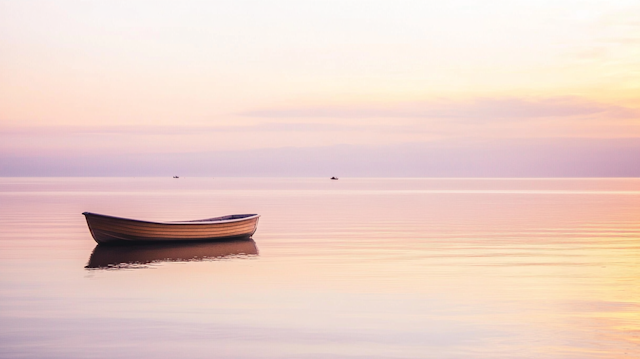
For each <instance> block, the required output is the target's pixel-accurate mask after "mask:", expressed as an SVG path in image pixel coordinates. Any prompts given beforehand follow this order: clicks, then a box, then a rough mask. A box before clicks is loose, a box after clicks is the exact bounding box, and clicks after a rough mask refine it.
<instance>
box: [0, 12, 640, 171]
mask: <svg viewBox="0 0 640 359" xmlns="http://www.w3.org/2000/svg"><path fill="white" fill-rule="evenodd" d="M638 19H640V3H638V2H637V1H627V0H612V1H607V2H604V1H595V2H593V1H577V0H555V1H546V0H540V1H513V0H509V1H506V0H505V1H484V2H477V1H469V0H468V1H447V2H443V1H375V0H371V1H329V0H327V1H229V2H215V3H212V2H208V1H181V2H164V1H161V2H158V1H67V0H61V1H55V2H50V1H19V2H18V1H0V49H1V50H0V51H1V56H0V165H2V164H3V163H4V167H5V168H4V169H0V175H21V174H38V173H39V172H38V171H37V170H36V169H34V168H31V169H32V170H33V171H31V172H29V171H25V170H24V168H26V167H24V166H22V165H20V163H22V164H25V166H27V167H28V165H29V164H33V163H36V162H38V161H40V162H42V161H45V160H46V161H45V162H47V163H49V164H51V166H53V167H52V168H55V166H56V165H55V163H63V162H65V161H66V160H67V159H68V160H71V159H73V158H75V157H74V156H77V155H78V154H79V153H82V154H83V155H94V156H102V157H101V158H103V159H104V161H106V162H105V163H111V164H117V163H118V161H121V159H118V158H116V157H109V156H126V155H136V156H138V155H145V156H152V157H153V156H163V155H166V154H172V155H185V154H190V153H192V154H202V153H208V154H212V155H213V154H216V153H218V154H221V153H223V152H225V153H226V152H228V151H236V152H237V151H240V152H242V151H245V152H246V151H259V150H261V149H279V148H294V149H296V148H298V149H303V148H307V149H317V151H322V150H321V149H322V148H329V147H335V146H351V147H353V148H376V149H380V148H392V147H393V148H398V146H406V145H411V146H414V145H420V146H431V145H432V144H438V146H440V147H451V146H457V147H459V148H466V149H467V150H470V148H472V147H473V145H467V144H472V143H478V142H482V141H484V142H491V141H498V142H500V141H502V142H500V143H504V144H506V143H517V142H518V141H520V140H522V141H525V142H526V141H534V142H535V141H538V142H537V143H538V144H539V147H540V148H541V149H542V150H544V147H545V145H544V144H545V143H548V142H546V141H559V140H561V139H571V141H573V140H575V139H578V140H580V141H582V142H581V143H582V145H581V146H582V147H584V148H585V151H586V150H588V149H589V148H590V146H591V145H590V144H589V143H593V144H594V145H593V146H596V145H595V143H596V142H597V141H600V142H597V143H598V145H597V146H601V144H602V143H616V142H615V139H624V140H625V141H626V140H629V139H631V140H634V139H636V138H640V20H638ZM568 141H569V140H568ZM589 141H596V142H589ZM602 141H604V142H602ZM527 143H529V142H527ZM394 146H395V147H394ZM505 146H507V145H505ZM509 148H510V147H509V146H507V147H505V148H504V149H503V150H505V151H509ZM633 148H634V149H633V150H629V151H626V152H625V151H622V150H620V149H616V150H615V151H622V152H616V153H618V154H619V156H623V157H628V159H629V160H631V159H632V158H633V157H635V156H636V155H637V153H636V152H634V151H636V148H635V147H633ZM615 151H614V152H615ZM356 152H357V151H356ZM354 153H355V152H354ZM358 153H359V152H358ZM546 155H549V156H551V155H553V154H551V153H547V154H546ZM443 156H445V157H447V156H455V154H453V153H447V154H445V155H443ZM576 156H582V155H580V154H577V155H576ZM152 157H149V158H152ZM2 161H4V162H2ZM56 161H58V162H56ZM38 163H39V162H38ZM33 166H35V165H33ZM33 166H31V167H33ZM0 167H1V166H0ZM36 167H37V166H36ZM125 167H126V166H125ZM223 167H224V166H223ZM61 168H62V167H61ZM123 168H124V167H123ZM123 171H124V170H123ZM45 172H46V171H44V172H41V174H45ZM223 172H224V171H223ZM303 172H304V171H303ZM534 172H535V171H534ZM542 172H544V171H542ZM542 172H541V173H542ZM79 173H84V174H92V173H93V172H91V171H88V172H86V173H85V172H82V171H80V172H79ZM122 173H123V174H126V171H124V172H122ZM639 173H640V172H639ZM46 174H49V175H55V174H60V175H64V174H65V171H64V170H62V169H61V170H60V171H55V170H51V171H49V172H46ZM261 174H262V173H257V172H256V173H254V175H261ZM276 174H277V173H276ZM427 174H428V173H427ZM247 175H251V174H250V173H249V174H247Z"/></svg>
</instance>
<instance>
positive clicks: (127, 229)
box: [83, 212, 260, 244]
mask: <svg viewBox="0 0 640 359" xmlns="http://www.w3.org/2000/svg"><path fill="white" fill-rule="evenodd" d="M83 215H84V216H85V218H86V220H87V225H88V226H89V230H90V231H91V235H92V236H93V239H94V240H95V241H96V242H97V243H99V244H119V243H128V242H136V243H140V242H171V241H181V242H182V241H212V240H229V239H236V238H247V237H251V236H252V235H253V234H254V233H255V231H256V229H257V227H258V218H259V217H260V216H259V215H257V214H254V215H233V216H226V217H218V218H212V219H209V220H199V221H187V222H149V221H139V220H135V219H128V218H120V217H113V216H106V215H101V214H96V213H90V212H84V213H83ZM234 217H237V218H234ZM226 218H230V219H226Z"/></svg>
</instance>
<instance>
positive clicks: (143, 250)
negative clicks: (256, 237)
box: [85, 239, 258, 269]
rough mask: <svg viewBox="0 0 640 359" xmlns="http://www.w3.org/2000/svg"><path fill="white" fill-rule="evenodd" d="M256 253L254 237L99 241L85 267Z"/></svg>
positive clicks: (139, 265)
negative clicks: (114, 243) (107, 243)
mask: <svg viewBox="0 0 640 359" xmlns="http://www.w3.org/2000/svg"><path fill="white" fill-rule="evenodd" d="M257 255H258V247H257V246H256V243H255V242H254V241H253V240H252V239H249V240H239V241H227V242H190V243H145V244H130V245H120V246H105V245H97V246H96V247H95V248H94V249H93V253H91V257H90V258H89V262H88V263H87V265H86V267H85V268H87V269H125V268H126V269H132V268H146V267H147V266H146V265H147V264H151V263H153V264H155V263H161V262H196V261H205V260H220V259H232V258H250V257H254V256H257Z"/></svg>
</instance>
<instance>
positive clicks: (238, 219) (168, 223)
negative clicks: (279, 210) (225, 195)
mask: <svg viewBox="0 0 640 359" xmlns="http://www.w3.org/2000/svg"><path fill="white" fill-rule="evenodd" d="M82 215H84V216H85V217H87V216H96V217H103V218H108V219H116V220H121V221H127V222H137V223H147V224H159V225H190V226H192V225H212V224H224V223H234V222H241V221H246V220H251V219H255V218H259V217H260V215H259V214H249V215H248V216H247V217H244V218H235V219H223V220H218V221H208V219H215V218H219V217H213V218H205V219H204V220H199V219H196V220H191V221H175V222H154V221H145V220H141V219H131V218H124V217H116V216H109V215H106V214H99V213H93V212H82ZM232 216H233V215H232ZM221 217H226V216H221Z"/></svg>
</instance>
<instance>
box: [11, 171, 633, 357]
mask: <svg viewBox="0 0 640 359" xmlns="http://www.w3.org/2000/svg"><path fill="white" fill-rule="evenodd" d="M2 181H3V179H0V185H1V184H2ZM12 181H14V182H16V183H17V185H16V186H14V187H15V188H10V190H9V191H7V192H1V190H2V187H0V239H1V240H0V259H2V260H1V261H0V272H1V273H0V274H2V275H0V308H2V310H0V322H2V323H3V324H5V325H3V326H1V327H2V328H5V329H4V331H3V330H2V329H0V341H2V343H3V345H4V347H7V346H9V345H14V350H15V351H16V352H18V351H23V352H25V355H23V356H25V357H46V356H47V355H48V354H47V353H48V351H51V349H53V350H56V351H57V352H59V353H61V354H60V356H62V355H63V354H67V355H66V357H74V355H73V354H74V353H81V354H83V355H80V354H77V355H76V356H75V357H90V356H92V355H93V356H95V348H96V345H98V346H99V348H100V350H101V351H103V352H104V353H105V355H103V356H107V355H110V356H114V357H118V356H120V357H128V356H132V355H137V356H141V357H142V356H144V357H146V356H152V355H154V354H155V355H156V357H179V356H181V355H182V356H187V357H194V356H198V354H199V353H210V352H211V348H221V350H224V351H225V354H228V355H227V356H228V357H244V358H258V357H261V356H264V353H272V354H273V355H272V356H274V357H276V356H277V357H299V356H300V353H301V352H305V353H323V354H326V356H327V357H335V358H347V357H356V356H360V357H385V358H424V357H425V353H429V354H428V355H426V356H429V355H431V356H432V357H448V358H482V359H489V358H490V359H494V358H512V357H518V358H535V359H537V358H554V359H555V358H563V359H585V358H589V359H596V358H598V359H603V358H631V357H638V355H637V353H638V352H640V343H639V341H638V340H639V338H640V333H639V330H640V265H638V263H640V220H639V218H638V214H639V213H640V196H639V195H637V194H634V193H636V192H638V191H640V180H637V179H627V180H609V179H597V180H579V179H571V180H568V179H567V180H552V179H547V180H489V179H485V180H473V179H469V180H447V179H442V180H429V179H411V180H402V179H400V180H396V179H366V180H364V179H348V178H346V179H344V180H343V179H342V178H341V179H340V181H337V182H336V181H334V182H330V181H328V180H326V179H321V180H314V179H285V180H282V179H216V180H215V181H213V180H211V179H201V180H198V179H193V180H192V179H188V180H185V181H182V180H180V181H175V180H173V179H171V178H168V179H162V180H160V179H69V180H66V179H65V180H60V181H58V182H55V181H53V180H48V179H38V180H37V182H38V183H36V184H34V185H25V184H22V182H20V180H19V179H13V180H12ZM52 181H53V182H55V186H54V185H50V187H51V186H53V187H55V188H53V187H52V188H50V189H49V190H47V192H46V193H44V194H43V193H42V192H41V191H42V190H44V189H47V188H46V186H44V187H42V188H41V187H40V183H41V182H42V183H43V184H45V185H46V184H50V183H52ZM34 186H35V187H34ZM22 187H24V188H22ZM36 187H37V188H36ZM21 188H22V189H21ZM324 188H326V189H324ZM22 190H25V191H26V190H28V191H29V193H24V192H20V191H22ZM557 191H563V193H556V192H557ZM83 210H94V211H102V212H105V213H118V214H121V215H123V216H127V217H132V218H136V217H153V218H158V219H159V220H174V219H176V218H205V217H207V216H212V215H218V214H225V213H243V212H245V211H256V212H257V213H260V214H261V215H262V216H263V217H262V218H263V220H261V223H260V227H259V229H258V236H259V237H257V238H259V239H257V242H259V243H260V257H259V258H260V260H236V259H238V258H254V259H256V258H257V257H256V254H257V249H256V254H249V253H250V249H243V250H238V249H237V248H236V249H233V250H229V251H227V252H215V251H213V250H210V251H207V250H203V251H201V252H199V251H197V250H196V248H197V247H198V246H199V245H205V246H207V245H210V244H207V243H194V244H189V245H188V246H186V249H185V252H184V253H183V252H181V249H180V248H171V249H169V248H164V249H167V250H168V251H167V252H168V253H160V254H158V253H157V252H154V251H155V249H154V248H155V246H153V245H152V246H150V247H147V246H145V250H149V251H151V252H154V253H155V254H152V255H151V254H149V253H147V254H144V251H143V252H140V251H139V250H136V249H135V248H136V247H129V248H126V249H125V248H123V249H122V250H117V249H116V250H115V251H116V253H114V254H113V255H112V256H110V255H106V256H103V259H104V258H106V259H104V262H102V264H103V266H102V267H101V266H100V262H98V259H100V256H101V255H102V254H104V253H102V254H101V252H102V250H103V249H102V248H95V249H96V251H95V252H96V253H95V254H94V256H92V258H91V261H90V263H89V264H91V265H92V266H95V267H97V268H101V269H110V268H115V269H118V268H139V267H149V266H151V267H152V268H154V270H146V271H143V270H139V271H136V270H131V271H126V270H116V271H109V270H91V271H84V270H83V269H82V266H83V265H84V264H85V263H86V260H87V257H88V254H89V252H90V251H91V249H93V248H94V245H95V244H94V243H93V241H92V240H91V236H90V234H89V233H88V231H87V227H86V223H85V222H84V221H83V218H82V216H81V215H80V214H79V213H80V212H81V211H83ZM245 244H246V243H245ZM211 245H213V246H214V247H219V244H217V243H212V244H211ZM253 245H255V244H253ZM152 249H153V250H152ZM160 252H162V248H161V250H160ZM52 253H53V254H55V255H52ZM107 254H108V253H107ZM143 254H144V255H143ZM208 261H212V262H208ZM171 262H186V263H180V264H173V263H171ZM79 273H82V275H78V274H79ZM25 298H27V299H29V300H25ZM96 308H99V310H96ZM61 313H64V315H61ZM169 328H171V329H169ZM12 333H17V334H12ZM41 338H44V339H41ZM87 338H89V339H91V340H87ZM101 340H102V341H101ZM114 342H117V343H119V345H118V346H113V345H112V343H114ZM52 343H62V344H52ZM150 343H152V345H149V344H150ZM70 344H71V345H70ZM118 347H119V348H121V349H122V352H118V351H117V348H118ZM2 348H3V346H2V345H0V357H2V354H3V353H2V352H1V350H2ZM25 348H27V349H25ZM68 348H72V349H68ZM114 348H115V349H114ZM144 348H151V349H153V350H156V351H155V352H149V351H147V352H145V351H144V350H145V349H144ZM28 350H31V351H30V352H27V351H28ZM71 350H73V352H71ZM514 353H515V354H514ZM29 354H30V355H29ZM221 355H222V354H221Z"/></svg>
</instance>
